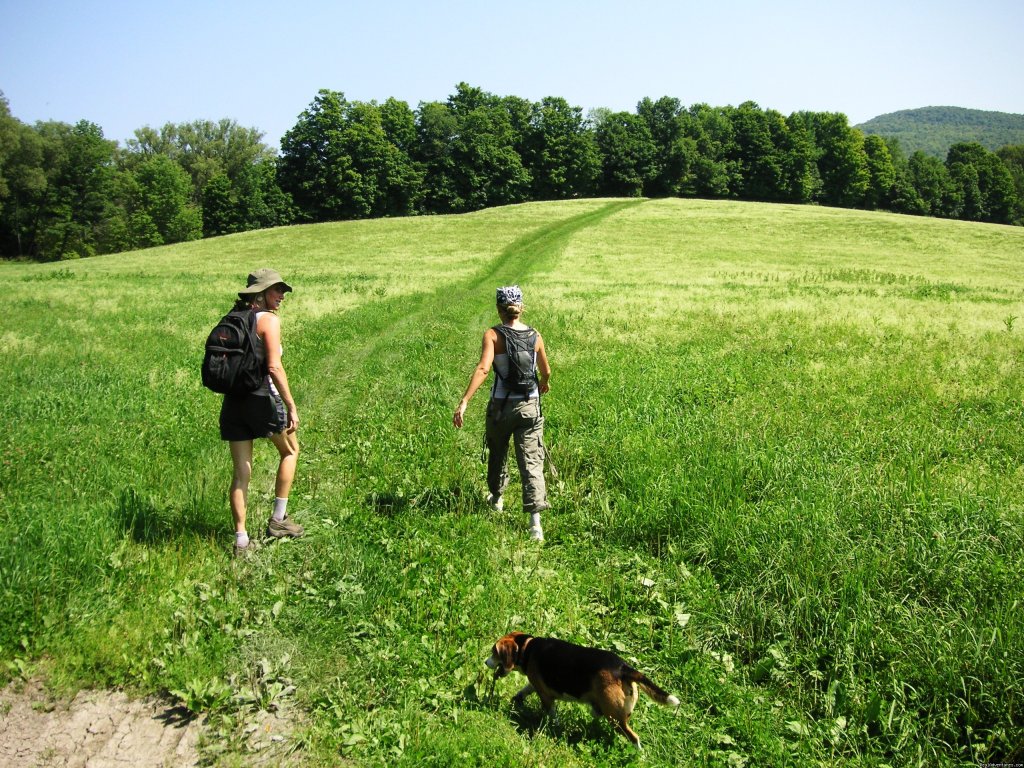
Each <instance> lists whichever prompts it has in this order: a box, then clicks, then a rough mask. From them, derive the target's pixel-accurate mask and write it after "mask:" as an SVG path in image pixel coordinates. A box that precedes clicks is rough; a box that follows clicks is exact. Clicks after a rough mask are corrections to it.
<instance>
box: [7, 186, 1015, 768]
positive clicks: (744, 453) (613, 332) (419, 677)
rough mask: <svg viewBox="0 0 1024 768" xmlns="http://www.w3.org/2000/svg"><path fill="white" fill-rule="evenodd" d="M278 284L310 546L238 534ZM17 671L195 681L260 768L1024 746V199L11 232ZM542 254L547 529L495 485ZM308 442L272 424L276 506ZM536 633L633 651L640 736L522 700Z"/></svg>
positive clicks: (982, 756) (880, 759)
mask: <svg viewBox="0 0 1024 768" xmlns="http://www.w3.org/2000/svg"><path fill="white" fill-rule="evenodd" d="M259 266H273V267H274V268H276V269H278V270H279V271H281V272H282V274H283V275H284V276H285V278H286V279H287V280H288V281H289V282H290V283H291V284H292V285H293V286H294V287H295V292H294V293H293V294H289V295H288V298H287V299H286V301H285V303H284V306H283V308H282V310H281V318H282V325H283V333H284V346H285V354H284V362H285V365H286V367H287V370H288V375H289V379H290V381H291V385H292V389H293V391H294V393H295V394H296V399H297V402H298V407H299V414H300V418H301V426H300V435H299V437H300V443H301V446H302V453H301V454H300V456H299V471H298V475H297V479H296V484H295V487H294V489H293V492H292V497H291V503H290V507H289V512H290V513H291V514H292V516H293V518H294V519H295V520H296V521H298V522H300V523H301V524H303V525H304V526H305V527H306V530H307V536H306V538H304V539H302V540H300V541H294V542H292V541H285V542H278V543H268V544H266V545H265V546H263V547H261V548H260V549H259V551H258V552H257V553H256V554H255V556H254V557H252V558H251V559H249V560H247V561H244V562H236V561H232V560H231V559H230V549H231V544H232V541H233V536H232V526H231V517H230V512H229V509H228V504H227V486H228V483H229V481H230V473H231V464H230V458H229V455H228V451H227V448H226V446H225V445H224V444H222V443H221V442H220V440H219V438H218V433H217V415H218V410H219V398H218V397H217V396H216V395H213V394H212V393H210V392H207V391H206V390H204V389H203V388H202V387H201V385H200V382H199V362H200V360H201V357H202V344H203V341H204V339H205V337H206V334H207V332H208V331H209V329H210V327H212V325H213V324H214V323H215V322H216V320H217V319H218V318H219V317H220V316H221V315H222V314H223V313H224V312H226V311H227V310H228V309H229V308H230V304H231V301H232V296H233V294H234V292H235V291H237V289H238V287H239V286H240V285H241V284H243V282H244V279H245V275H246V273H247V272H249V271H250V270H251V269H254V268H256V267H259ZM0 278H2V280H3V284H4V285H5V286H6V288H7V293H8V299H7V302H8V306H7V310H6V312H5V319H4V322H3V326H2V329H0V351H2V353H3V356H4V358H5V359H6V360H7V361H8V365H7V368H6V375H5V379H6V381H5V386H4V387H3V388H2V391H0V412H2V413H3V414H4V416H5V419H6V422H7V429H5V430H4V432H3V436H2V438H0V439H2V440H3V451H2V463H0V509H2V510H3V521H4V530H5V535H4V537H3V538H2V539H0V590H2V598H3V599H2V601H0V676H2V679H0V682H6V681H12V682H14V683H15V684H17V681H18V680H21V679H25V678H33V677H41V678H43V679H45V680H46V681H47V682H48V685H49V686H50V687H51V688H52V689H53V690H54V691H56V692H67V691H70V690H73V689H75V688H76V687H81V686H108V687H122V688H126V689H129V690H131V691H134V692H137V693H140V694H141V693H150V692H170V693H171V694H172V695H173V696H175V697H177V698H179V699H181V700H182V701H183V702H184V703H185V704H186V705H187V706H188V707H189V708H190V709H192V710H193V711H195V712H197V713H200V714H202V715H203V716H205V717H206V718H207V721H208V724H209V726H210V727H209V729H208V738H207V739H206V740H205V743H204V755H205V757H206V758H207V759H208V760H209V761H210V762H211V763H218V764H224V765H245V764H248V763H249V762H250V761H251V760H253V759H254V758H255V756H254V755H251V754H248V753H247V749H248V748H249V747H248V743H249V742H248V741H247V734H248V733H249V732H250V731H251V730H252V723H253V722H254V717H255V715H256V713H257V712H258V711H259V710H268V709H278V710H280V711H281V712H283V713H286V714H287V717H288V718H289V720H290V722H293V723H294V732H293V734H292V736H291V739H290V741H289V742H288V744H289V748H294V752H293V753H292V755H291V759H292V761H294V763H295V764H303V765H304V764H309V765H337V764H341V765H410V766H411V765H416V766H421V765H437V766H449V765H460V766H461V765H466V766H473V765H478V766H517V767H518V766H584V765H606V766H624V765H639V764H643V765H647V766H669V765H694V766H731V767H733V768H739V767H740V766H784V765H792V766H805V765H844V766H883V765H889V766H918V765H920V766H935V765H938V766H953V765H976V764H979V763H984V762H999V761H1003V762H1024V747H1022V746H1021V745H1024V685H1022V681H1024V555H1022V552H1024V470H1022V466H1021V457H1022V456H1024V434H1022V415H1024V408H1022V405H1021V391H1022V383H1024V382H1022V368H1021V364H1020V363H1021V354H1022V351H1024V229H1021V228H1010V227H999V226H992V225H979V224H972V223H966V222H954V221H942V220H933V219H923V218H911V217H902V216H895V215H887V214H880V213H865V212H857V211H849V210H838V209H828V208H816V207H796V206H780V205H760V204H752V203H733V202H725V201H713V202H712V201H696V200H690V201H683V200H646V201H639V200H629V201H627V200H580V201H572V202H562V203H537V204H528V205H522V206H512V207H507V208H499V209H492V210H486V211H481V212H479V213H475V214H471V215H464V216H451V217H442V216H439V217H429V218H419V219H417V218H406V219H393V220H374V221H361V222H345V223H337V224H324V225H317V226H297V227H290V228H282V229H276V230H266V231H259V232H249V233H244V234H239V235H233V236H229V237H224V238H219V239H215V240H208V241H205V242H195V243H188V244H181V245H176V246H170V247H165V248H158V249H152V250H148V251H142V252H136V253H130V254H118V255H114V256H104V257H96V258H92V259H88V260H82V261H76V262H62V263H54V264H10V263H3V264H0ZM512 282H517V283H519V284H520V285H522V287H523V290H524V293H525V296H526V303H527V306H526V314H525V316H524V319H525V320H526V321H527V322H529V323H531V324H534V325H536V326H537V327H538V328H539V329H540V330H541V332H542V333H543V334H544V339H545V343H546V345H547V348H548V353H549V357H550V359H551V362H552V366H553V370H554V372H553V376H552V380H551V392H550V394H549V395H547V396H546V397H545V400H544V414H545V417H546V422H547V423H546V443H547V444H548V446H549V449H550V451H551V456H552V460H553V463H554V465H555V466H556V467H557V477H551V478H550V496H551V502H552V504H553V507H554V508H553V509H552V510H551V511H550V512H549V513H547V514H546V515H545V520H544V523H545V533H546V536H547V542H546V543H545V544H544V546H543V547H539V546H536V545H532V544H531V543H530V542H529V541H528V538H527V519H526V516H525V515H524V514H523V513H522V510H521V505H520V504H519V502H518V496H517V491H518V483H517V480H518V478H517V476H516V474H515V472H514V471H513V485H512V487H511V489H510V493H509V495H508V496H507V500H506V505H505V509H504V511H502V512H493V511H491V510H490V509H489V508H487V506H486V505H485V504H484V501H483V498H484V482H483V467H482V465H481V464H480V441H481V433H482V429H483V412H484V406H485V403H486V390H482V391H481V392H480V393H478V395H477V397H476V399H475V400H474V401H473V402H472V403H471V404H470V408H469V411H468V413H467V426H466V428H465V429H463V430H462V431H456V430H454V429H453V428H452V426H451V414H452V411H453V410H454V407H455V405H456V403H457V401H458V398H459V397H460V396H461V394H462V391H463V389H464V388H465V385H466V382H467V380H468V377H469V374H470V372H471V370H472V368H473V366H474V364H475V362H476V360H477V355H478V353H479V345H480V336H481V334H482V332H483V329H484V328H485V327H487V326H488V325H490V324H493V323H494V322H496V318H495V316H494V306H493V297H494V289H495V287H496V286H498V285H503V284H507V283H512ZM275 467H276V461H275V452H274V451H273V449H272V447H271V446H270V445H269V443H268V442H267V441H261V444H260V445H258V446H257V453H256V467H255V470H254V476H253V484H252V489H251V493H250V524H249V532H250V535H255V534H262V528H263V527H264V525H265V519H266V516H267V515H268V514H269V509H270V503H271V500H272V499H271V496H272V490H273V487H272V485H273V472H274V469H275ZM511 629H521V630H524V631H527V632H530V633H531V634H537V635H555V636H558V637H560V638H562V639H566V640H571V641H574V642H579V643H583V644H590V645H599V646H603V647H607V648H611V649H615V650H617V651H618V652H619V653H620V654H621V655H622V656H623V657H624V658H626V659H627V660H629V661H631V662H632V663H634V664H635V666H637V667H638V668H639V669H641V670H643V671H645V672H646V673H647V674H648V675H649V676H650V677H651V678H652V679H653V680H655V681H656V682H657V683H658V684H660V685H661V686H662V687H664V688H666V689H667V690H669V691H670V692H672V693H674V694H676V695H677V696H678V697H679V698H680V699H681V701H682V704H681V706H680V707H679V709H678V710H674V711H673V710H668V709H663V708H661V707H657V706H655V705H654V704H653V703H652V702H650V700H649V699H646V698H645V697H644V698H642V701H641V703H640V704H638V706H637V709H636V711H635V713H634V716H633V719H632V724H633V727H634V728H635V730H636V731H637V732H638V733H639V734H640V737H641V740H642V741H643V743H644V753H643V756H642V757H640V756H638V755H637V754H636V753H635V751H634V750H633V749H632V747H631V746H630V745H629V744H628V743H627V742H626V740H625V739H623V738H621V737H620V736H619V735H617V734H616V733H615V732H614V730H613V728H612V727H611V726H610V724H609V723H605V722H595V721H592V719H591V716H590V714H589V709H588V708H586V707H583V706H580V705H576V704H571V703H562V704H560V705H559V712H560V715H559V721H558V722H557V723H552V722H549V721H547V720H546V719H544V718H543V717H542V716H541V711H540V707H539V703H538V701H537V699H536V697H532V698H530V699H527V703H526V705H525V706H524V707H522V708H520V709H514V708H513V707H512V705H511V702H510V699H511V696H512V695H513V694H514V693H515V691H516V690H518V688H519V687H520V686H521V685H523V684H524V682H525V679H524V678H521V677H519V676H518V675H514V676H512V677H510V678H507V679H504V680H501V681H498V682H497V683H496V685H494V686H493V690H492V684H491V681H490V678H489V677H488V676H487V675H485V674H484V673H485V671H486V670H485V668H484V667H483V660H484V658H485V657H486V655H487V654H488V653H489V650H490V647H491V645H492V643H493V642H494V641H495V640H496V639H497V638H498V637H499V636H501V635H502V634H504V633H505V632H507V631H509V630H511Z"/></svg>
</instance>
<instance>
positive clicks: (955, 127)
mask: <svg viewBox="0 0 1024 768" xmlns="http://www.w3.org/2000/svg"><path fill="white" fill-rule="evenodd" d="M854 127H855V128H859V129H860V130H861V131H863V132H864V133H866V134H875V135H878V136H882V137H883V138H896V139H899V142H900V146H901V147H902V148H903V151H904V152H905V153H906V154H907V155H910V154H911V153H913V152H915V151H916V150H921V151H922V152H925V153H926V154H929V155H934V156H935V157H938V158H940V159H942V160H945V159H946V152H947V151H948V150H949V148H950V147H951V146H952V145H953V144H956V143H958V142H961V141H976V142H977V143H979V144H981V145H982V146H983V147H985V148H986V149H988V150H989V151H991V152H994V151H995V150H997V149H999V148H1000V147H1004V146H1006V145H1007V144H1024V115H1016V114H1010V113H1008V112H986V111H984V110H980V109H964V108H962V107H921V108H920V109H904V110H901V111H899V112H891V113H889V114H887V115H879V116H878V117H874V118H872V119H871V120H868V121H867V122H866V123H861V124H860V125H857V126H854Z"/></svg>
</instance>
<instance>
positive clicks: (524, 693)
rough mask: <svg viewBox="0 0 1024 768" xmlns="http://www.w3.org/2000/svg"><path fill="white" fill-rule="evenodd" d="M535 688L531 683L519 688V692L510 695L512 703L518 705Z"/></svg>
mask: <svg viewBox="0 0 1024 768" xmlns="http://www.w3.org/2000/svg"><path fill="white" fill-rule="evenodd" d="M535 690H537V689H536V688H534V687H533V683H527V684H526V685H524V686H523V687H522V688H521V689H519V693H517V694H516V695H515V696H513V697H512V703H513V704H515V705H516V706H517V707H518V706H519V705H520V704H522V703H523V699H525V698H526V697H527V696H529V695H530V694H531V693H533V692H534V691H535Z"/></svg>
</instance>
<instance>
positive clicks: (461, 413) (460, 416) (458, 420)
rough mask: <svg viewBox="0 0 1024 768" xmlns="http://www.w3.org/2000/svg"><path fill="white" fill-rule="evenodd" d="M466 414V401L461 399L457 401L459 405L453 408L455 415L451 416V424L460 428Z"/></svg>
mask: <svg viewBox="0 0 1024 768" xmlns="http://www.w3.org/2000/svg"><path fill="white" fill-rule="evenodd" d="M465 415H466V402H465V401H462V402H461V403H459V407H458V408H456V409H455V415H454V416H452V424H454V425H455V428H456V429H462V425H463V424H464V423H465V421H464V417H465Z"/></svg>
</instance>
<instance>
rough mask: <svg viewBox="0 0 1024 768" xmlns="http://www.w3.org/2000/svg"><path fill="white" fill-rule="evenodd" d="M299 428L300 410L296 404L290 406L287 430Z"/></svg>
mask: <svg viewBox="0 0 1024 768" xmlns="http://www.w3.org/2000/svg"><path fill="white" fill-rule="evenodd" d="M298 428H299V412H298V410H297V409H296V408H295V406H294V405H293V406H291V407H289V408H288V429H286V430H285V431H286V432H294V431H295V430H297V429H298Z"/></svg>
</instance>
